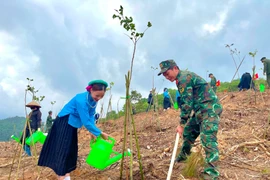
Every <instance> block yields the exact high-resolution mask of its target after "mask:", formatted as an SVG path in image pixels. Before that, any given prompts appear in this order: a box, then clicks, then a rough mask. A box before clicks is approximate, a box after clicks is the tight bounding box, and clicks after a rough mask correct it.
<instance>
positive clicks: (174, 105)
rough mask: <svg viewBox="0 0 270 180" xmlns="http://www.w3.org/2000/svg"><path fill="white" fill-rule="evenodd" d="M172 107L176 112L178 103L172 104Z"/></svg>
mask: <svg viewBox="0 0 270 180" xmlns="http://www.w3.org/2000/svg"><path fill="white" fill-rule="evenodd" d="M173 107H174V109H176V110H178V109H179V107H178V103H177V102H175V103H174V104H173Z"/></svg>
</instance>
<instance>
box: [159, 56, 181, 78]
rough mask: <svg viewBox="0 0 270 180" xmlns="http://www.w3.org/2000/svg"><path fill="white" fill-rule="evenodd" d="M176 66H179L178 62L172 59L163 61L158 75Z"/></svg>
mask: <svg viewBox="0 0 270 180" xmlns="http://www.w3.org/2000/svg"><path fill="white" fill-rule="evenodd" d="M174 66H177V64H176V63H175V62H174V60H172V59H169V60H166V61H162V62H161V63H160V64H159V67H160V72H159V73H158V76H159V75H161V74H163V73H164V72H166V71H168V70H169V69H170V68H171V67H174Z"/></svg>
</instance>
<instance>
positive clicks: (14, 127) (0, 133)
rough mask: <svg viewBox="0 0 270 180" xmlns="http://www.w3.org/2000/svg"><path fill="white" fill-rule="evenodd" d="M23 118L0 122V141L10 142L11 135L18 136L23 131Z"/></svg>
mask: <svg viewBox="0 0 270 180" xmlns="http://www.w3.org/2000/svg"><path fill="white" fill-rule="evenodd" d="M24 123H25V117H18V116H16V117H12V118H7V119H3V120H0V141H8V140H10V136H11V135H12V134H14V135H16V136H19V135H20V132H21V131H22V130H23V127H24Z"/></svg>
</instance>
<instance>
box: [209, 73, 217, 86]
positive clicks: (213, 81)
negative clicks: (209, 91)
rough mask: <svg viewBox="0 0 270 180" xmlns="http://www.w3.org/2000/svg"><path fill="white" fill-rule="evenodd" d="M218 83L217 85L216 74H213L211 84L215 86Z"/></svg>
mask: <svg viewBox="0 0 270 180" xmlns="http://www.w3.org/2000/svg"><path fill="white" fill-rule="evenodd" d="M216 85H217V79H216V78H215V76H213V77H212V78H211V81H210V86H211V87H215V86H216Z"/></svg>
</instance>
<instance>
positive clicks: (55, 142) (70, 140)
mask: <svg viewBox="0 0 270 180" xmlns="http://www.w3.org/2000/svg"><path fill="white" fill-rule="evenodd" d="M68 117H69V115H67V116H64V117H61V118H59V117H57V118H56V119H55V121H54V123H53V126H52V128H51V130H50V132H49V133H48V135H47V138H46V141H45V143H44V145H43V147H42V150H41V153H40V156H39V160H38V165H39V166H46V167H49V168H51V169H53V170H54V172H55V173H56V174H57V175H58V176H64V175H65V174H66V173H69V172H71V171H73V170H75V169H76V164H77V157H78V133H77V128H74V127H72V126H71V125H69V124H68Z"/></svg>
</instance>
